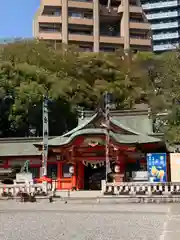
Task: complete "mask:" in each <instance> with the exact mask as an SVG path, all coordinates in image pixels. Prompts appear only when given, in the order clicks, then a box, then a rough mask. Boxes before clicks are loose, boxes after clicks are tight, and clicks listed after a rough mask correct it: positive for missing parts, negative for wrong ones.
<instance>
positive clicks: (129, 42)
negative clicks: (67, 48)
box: [33, 0, 151, 52]
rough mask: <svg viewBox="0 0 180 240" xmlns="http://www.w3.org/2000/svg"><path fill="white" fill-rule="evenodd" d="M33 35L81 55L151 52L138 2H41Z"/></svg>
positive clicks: (145, 23)
mask: <svg viewBox="0 0 180 240" xmlns="http://www.w3.org/2000/svg"><path fill="white" fill-rule="evenodd" d="M33 34H34V37H36V38H39V39H43V40H49V41H53V42H56V43H57V42H63V43H65V44H68V43H71V44H78V45H79V47H80V48H82V49H83V50H84V51H94V52H99V51H114V50H116V49H119V48H123V49H125V50H129V49H130V48H131V49H132V50H141V51H147V50H151V34H150V24H149V23H148V22H147V20H146V17H145V14H144V13H143V10H142V7H141V4H140V0H41V4H40V7H39V9H38V11H37V12H36V15H35V18H34V24H33Z"/></svg>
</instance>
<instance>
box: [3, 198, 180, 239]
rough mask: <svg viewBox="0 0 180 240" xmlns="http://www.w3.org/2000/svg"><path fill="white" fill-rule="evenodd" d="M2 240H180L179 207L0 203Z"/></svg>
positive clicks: (160, 205)
mask: <svg viewBox="0 0 180 240" xmlns="http://www.w3.org/2000/svg"><path fill="white" fill-rule="evenodd" d="M0 239H1V240H42V239H43V240H179V239H180V204H179V205H178V204H177V205H175V204H173V205H170V204H164V205H163V204H72V203H71V204H70V203H68V204H64V203H62V202H55V203H52V204H50V203H48V202H47V201H44V202H43V201H42V202H41V203H35V204H33V203H16V202H13V201H7V202H3V201H2V202H0Z"/></svg>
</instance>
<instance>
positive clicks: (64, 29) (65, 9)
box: [62, 0, 68, 44]
mask: <svg viewBox="0 0 180 240" xmlns="http://www.w3.org/2000/svg"><path fill="white" fill-rule="evenodd" d="M62 43H65V44H68V0H63V1H62Z"/></svg>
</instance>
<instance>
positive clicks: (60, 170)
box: [57, 161, 62, 189]
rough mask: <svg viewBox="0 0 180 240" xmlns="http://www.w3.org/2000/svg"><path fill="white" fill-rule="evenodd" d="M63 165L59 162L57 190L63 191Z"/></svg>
mask: <svg viewBox="0 0 180 240" xmlns="http://www.w3.org/2000/svg"><path fill="white" fill-rule="evenodd" d="M61 178H62V163H61V162H59V161H58V162H57V189H61Z"/></svg>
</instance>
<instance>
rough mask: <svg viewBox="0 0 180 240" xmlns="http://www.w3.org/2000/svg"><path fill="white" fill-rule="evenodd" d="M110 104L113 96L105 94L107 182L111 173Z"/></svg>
mask: <svg viewBox="0 0 180 240" xmlns="http://www.w3.org/2000/svg"><path fill="white" fill-rule="evenodd" d="M110 102H111V94H110V93H108V92H106V93H105V120H106V124H105V126H106V182H107V181H108V174H109V173H110V172H111V168H110V160H109V153H110Z"/></svg>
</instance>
